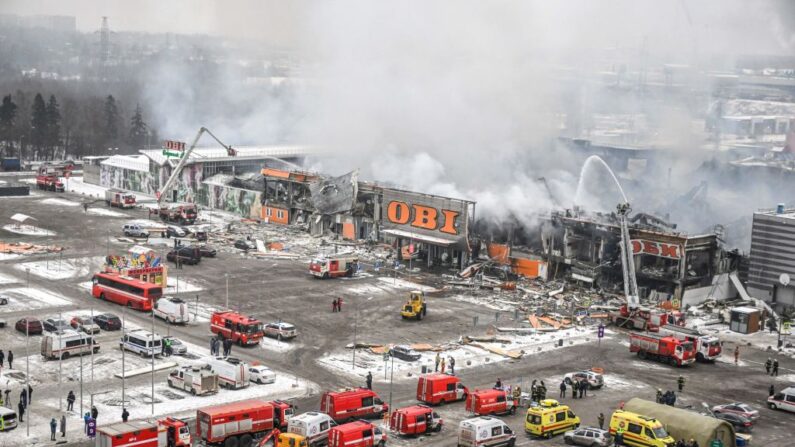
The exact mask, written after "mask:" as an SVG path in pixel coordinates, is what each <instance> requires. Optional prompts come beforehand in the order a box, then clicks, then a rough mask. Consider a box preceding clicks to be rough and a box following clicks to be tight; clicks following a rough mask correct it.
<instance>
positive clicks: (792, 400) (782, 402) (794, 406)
mask: <svg viewBox="0 0 795 447" xmlns="http://www.w3.org/2000/svg"><path fill="white" fill-rule="evenodd" d="M767 406H768V407H770V409H771V410H785V411H789V412H792V413H795V386H791V387H789V388H784V389H783V390H781V391H779V392H778V393H776V394H774V395H772V396H770V397H768V398H767Z"/></svg>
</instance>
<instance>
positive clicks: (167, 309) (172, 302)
mask: <svg viewBox="0 0 795 447" xmlns="http://www.w3.org/2000/svg"><path fill="white" fill-rule="evenodd" d="M153 312H154V313H155V316H156V317H157V318H161V319H163V320H166V321H167V322H169V323H171V324H185V323H187V322H189V321H190V313H189V312H188V303H186V302H185V301H183V300H181V299H180V298H174V297H171V296H165V297H163V298H160V299H159V300H157V302H156V303H155V307H154V311H153Z"/></svg>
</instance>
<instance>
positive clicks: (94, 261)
mask: <svg viewBox="0 0 795 447" xmlns="http://www.w3.org/2000/svg"><path fill="white" fill-rule="evenodd" d="M103 261H104V259H103V258H102V257H101V256H97V257H89V258H69V259H63V260H60V259H59V258H58V257H53V258H52V259H49V260H45V261H33V262H23V263H19V264H16V265H14V268H15V269H17V270H21V271H23V272H24V271H26V270H27V269H30V273H31V274H33V275H36V276H39V277H42V278H47V279H56V280H57V279H69V278H76V277H80V276H85V275H88V274H89V273H90V272H92V271H95V270H98V269H99V267H100V266H101V265H102V262H103Z"/></svg>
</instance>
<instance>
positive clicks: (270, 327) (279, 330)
mask: <svg viewBox="0 0 795 447" xmlns="http://www.w3.org/2000/svg"><path fill="white" fill-rule="evenodd" d="M262 331H263V332H264V333H265V336H267V337H272V338H275V339H277V340H284V339H286V338H287V339H290V338H295V336H296V335H298V330H296V329H295V326H294V325H292V324H290V323H285V322H283V321H279V322H277V323H268V324H266V325H265V326H264V327H263V328H262Z"/></svg>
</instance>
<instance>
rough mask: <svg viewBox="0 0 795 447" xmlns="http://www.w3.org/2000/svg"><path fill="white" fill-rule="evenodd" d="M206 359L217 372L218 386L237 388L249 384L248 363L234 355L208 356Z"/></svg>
mask: <svg viewBox="0 0 795 447" xmlns="http://www.w3.org/2000/svg"><path fill="white" fill-rule="evenodd" d="M206 361H207V364H208V365H209V366H210V369H211V370H212V371H213V372H214V373H216V374H218V386H220V387H223V388H230V389H233V390H237V389H240V388H245V387H247V386H248V385H249V374H250V373H249V372H248V370H249V365H248V363H246V362H244V361H242V360H240V359H238V358H234V357H209V358H207V359H206Z"/></svg>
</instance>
